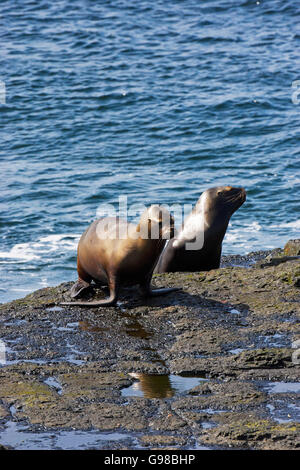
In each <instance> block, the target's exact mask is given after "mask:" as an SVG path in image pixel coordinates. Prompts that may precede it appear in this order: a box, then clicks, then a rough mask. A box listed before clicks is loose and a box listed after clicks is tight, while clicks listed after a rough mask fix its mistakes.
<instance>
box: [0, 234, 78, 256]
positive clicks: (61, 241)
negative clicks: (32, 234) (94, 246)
mask: <svg viewBox="0 0 300 470" xmlns="http://www.w3.org/2000/svg"><path fill="white" fill-rule="evenodd" d="M79 237H80V235H78V234H56V235H48V236H46V237H41V238H40V239H39V240H38V241H35V242H27V243H17V244H16V245H14V246H13V247H12V248H11V249H10V250H9V251H0V259H3V260H6V261H7V260H10V259H11V260H14V261H15V262H16V261H19V262H20V263H26V262H28V261H32V260H38V259H41V257H42V256H43V257H44V256H45V255H47V253H53V252H55V251H58V250H61V249H63V250H76V247H77V244H78V241H79Z"/></svg>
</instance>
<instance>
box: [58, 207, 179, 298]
mask: <svg viewBox="0 0 300 470" xmlns="http://www.w3.org/2000/svg"><path fill="white" fill-rule="evenodd" d="M173 236H174V219H173V217H172V216H171V214H170V213H169V212H168V211H167V210H166V209H165V208H163V207H161V206H158V205H152V206H151V207H150V208H148V209H147V210H146V211H145V212H144V213H143V214H142V216H141V219H140V221H139V224H138V225H137V226H135V225H134V224H131V223H127V221H126V220H123V219H121V218H119V217H105V218H102V219H99V220H96V221H95V222H93V223H92V224H91V225H90V226H89V227H88V229H87V230H86V231H85V232H84V233H83V235H82V236H81V238H80V240H79V244H78V250H77V272H78V281H77V282H76V283H75V284H74V285H73V287H72V289H71V291H70V294H71V296H72V297H77V296H78V295H79V294H80V293H81V292H82V291H83V290H84V289H86V288H87V287H89V285H90V282H91V281H92V280H94V281H96V282H97V283H100V284H102V285H108V287H109V291H110V296H109V298H107V299H103V300H99V301H91V302H86V301H78V302H77V301H75V302H63V303H62V305H80V306H90V307H97V306H109V305H114V304H115V303H116V302H117V299H118V296H119V290H120V287H121V286H122V285H135V284H138V285H139V286H140V289H141V292H142V293H143V294H144V295H146V296H156V295H161V294H167V293H169V292H172V291H174V290H178V289H177V288H168V289H155V290H152V289H151V285H150V283H151V278H152V274H153V270H154V267H155V265H156V263H157V260H158V258H159V255H160V254H161V252H162V250H163V248H164V245H165V243H166V241H167V239H170V238H172V237H173Z"/></svg>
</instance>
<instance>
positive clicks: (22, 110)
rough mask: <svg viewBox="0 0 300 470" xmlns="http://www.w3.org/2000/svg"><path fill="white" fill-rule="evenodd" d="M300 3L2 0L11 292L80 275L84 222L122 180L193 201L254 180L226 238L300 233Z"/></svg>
mask: <svg viewBox="0 0 300 470" xmlns="http://www.w3.org/2000/svg"><path fill="white" fill-rule="evenodd" d="M299 13H300V4H299V2H296V1H294V0H285V1H283V0H261V1H252V0H251V1H250V0H244V1H243V0H226V1H225V0H201V1H200V0H181V1H179V0H156V1H152V2H150V1H149V0H140V1H133V0H110V1H108V0H107V1H106V0H102V1H90V0H72V1H71V0H58V1H54V2H50V1H49V0H38V1H30V0H13V1H12V0H2V1H1V3H0V41H1V66H0V80H1V81H0V121H1V131H0V132H1V136H0V138H1V140H0V165H1V173H0V175H1V176H0V178H1V192H0V198H1V212H0V224H1V227H0V231H1V247H0V276H1V284H0V302H4V301H7V300H11V299H14V298H18V297H22V296H23V295H25V294H26V293H28V292H30V291H33V290H34V289H37V288H39V287H43V286H47V285H55V284H57V283H59V282H62V281H67V280H72V279H75V278H76V245H77V241H78V238H79V236H80V234H81V233H82V232H83V231H84V230H85V228H86V227H87V225H88V224H89V223H90V222H91V221H92V220H94V219H95V218H96V217H97V210H98V209H99V206H100V205H101V204H103V203H117V202H118V198H119V196H121V195H126V196H127V197H128V204H129V205H130V204H133V203H143V204H146V205H148V204H150V203H156V202H160V203H166V204H174V203H178V204H183V203H187V204H194V203H195V202H196V201H197V199H198V197H199V196H200V194H201V192H202V191H203V190H205V189H206V188H208V187H211V186H215V185H219V184H226V185H227V184H231V185H238V186H241V185H242V186H244V187H245V188H246V190H247V193H248V198H247V202H246V203H245V204H244V205H243V206H242V208H240V209H239V210H238V211H237V212H236V213H235V214H234V216H233V217H232V219H231V223H230V227H229V229H228V232H227V235H226V238H225V241H224V244H223V253H224V254H230V253H240V254H245V253H247V252H249V251H253V250H259V249H269V248H274V247H282V246H283V245H284V243H285V242H286V241H287V240H288V239H290V238H295V237H297V236H299V228H300V218H299V183H300V173H299V163H300V157H299V128H300V119H299V116H300V71H299V65H300V53H299V45H300V31H299ZM298 80H299V82H298ZM298 91H299V96H298ZM4 92H5V93H6V96H5V94H4Z"/></svg>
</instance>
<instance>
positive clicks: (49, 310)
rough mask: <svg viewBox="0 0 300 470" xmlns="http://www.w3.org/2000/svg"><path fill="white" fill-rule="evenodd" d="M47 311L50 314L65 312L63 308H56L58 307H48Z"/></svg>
mask: <svg viewBox="0 0 300 470" xmlns="http://www.w3.org/2000/svg"><path fill="white" fill-rule="evenodd" d="M46 310H47V311H48V312H61V311H62V310H63V308H62V307H57V306H56V307H48V308H46Z"/></svg>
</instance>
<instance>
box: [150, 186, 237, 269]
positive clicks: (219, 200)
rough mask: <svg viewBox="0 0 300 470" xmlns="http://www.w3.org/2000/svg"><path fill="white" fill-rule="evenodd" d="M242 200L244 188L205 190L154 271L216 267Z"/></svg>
mask: <svg viewBox="0 0 300 470" xmlns="http://www.w3.org/2000/svg"><path fill="white" fill-rule="evenodd" d="M245 200H246V191H245V189H244V188H233V187H232V186H218V187H216V188H210V189H207V190H206V191H204V193H202V195H201V197H200V198H199V200H198V202H197V204H196V206H195V207H194V209H193V210H192V212H191V214H190V215H189V216H188V217H187V219H186V220H185V221H184V224H183V227H182V229H181V231H180V232H179V234H178V235H177V236H176V237H175V238H172V239H171V240H170V241H169V242H168V244H167V246H166V248H165V250H164V251H163V252H162V254H161V256H160V258H159V261H158V264H157V266H156V268H155V272H158V273H164V272H176V271H209V270H210V269H216V268H219V267H220V259H221V252H222V241H223V238H224V235H225V233H226V229H227V226H228V223H229V220H230V217H231V216H232V214H233V213H234V212H235V211H236V210H237V209H238V208H239V207H240V206H241V205H242V204H243V203H244V202H245ZM196 241H197V243H196Z"/></svg>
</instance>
